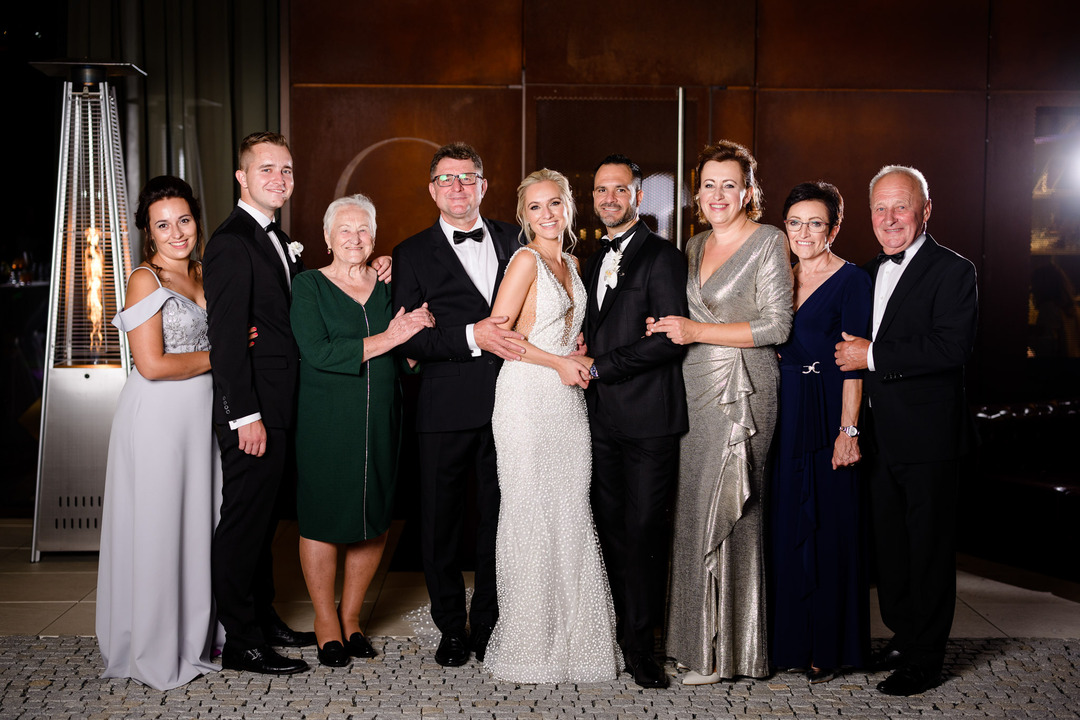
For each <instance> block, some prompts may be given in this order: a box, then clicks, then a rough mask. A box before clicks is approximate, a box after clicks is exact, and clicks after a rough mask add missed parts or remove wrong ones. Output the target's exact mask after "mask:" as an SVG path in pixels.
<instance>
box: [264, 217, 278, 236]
mask: <svg viewBox="0 0 1080 720" xmlns="http://www.w3.org/2000/svg"><path fill="white" fill-rule="evenodd" d="M280 229H281V226H280V225H278V224H277V221H275V220H271V221H270V224H269V225H267V226H266V227H264V228H263V230H265V231H266V234H267V235H269V234H270V233H272V232H277V231H278V230H280Z"/></svg>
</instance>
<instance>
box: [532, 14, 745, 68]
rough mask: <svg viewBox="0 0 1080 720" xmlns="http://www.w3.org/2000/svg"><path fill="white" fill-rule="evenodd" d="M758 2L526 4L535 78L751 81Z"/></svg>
mask: <svg viewBox="0 0 1080 720" xmlns="http://www.w3.org/2000/svg"><path fill="white" fill-rule="evenodd" d="M754 12H755V10H754V3H753V2H738V3H735V2H729V3H724V4H723V6H720V5H718V3H716V2H714V1H712V0H683V1H682V2H679V3H675V4H671V3H667V4H665V3H657V2H653V1H651V0H623V2H620V3H616V4H611V5H607V6H602V7H600V6H597V5H595V4H592V3H587V2H580V1H579V0H543V2H528V3H525V67H526V75H527V77H528V80H529V82H530V83H534V82H535V83H573V84H604V85H618V84H626V85H650V84H651V85H747V86H748V85H752V84H753V81H754ZM698 28H701V29H700V30H699V29H698Z"/></svg>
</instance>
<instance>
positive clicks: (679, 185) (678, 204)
mask: <svg viewBox="0 0 1080 720" xmlns="http://www.w3.org/2000/svg"><path fill="white" fill-rule="evenodd" d="M676 98H677V101H676V102H677V104H678V106H679V109H678V116H679V126H678V130H677V131H676V132H675V247H677V248H679V249H680V250H682V249H683V229H682V216H683V212H682V209H683V197H684V193H683V172H684V168H683V156H684V155H685V152H684V149H685V146H686V138H685V137H684V135H685V133H684V132H683V126H684V125H685V124H686V90H685V88H682V87H680V88H679V89H678V90H677V91H676Z"/></svg>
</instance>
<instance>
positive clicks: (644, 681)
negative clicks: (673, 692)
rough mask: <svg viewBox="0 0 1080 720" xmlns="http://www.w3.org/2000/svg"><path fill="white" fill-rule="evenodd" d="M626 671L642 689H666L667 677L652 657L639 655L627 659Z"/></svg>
mask: <svg viewBox="0 0 1080 720" xmlns="http://www.w3.org/2000/svg"><path fill="white" fill-rule="evenodd" d="M626 669H627V670H628V671H629V672H630V673H631V674H632V675H633V676H634V682H635V683H637V684H638V685H640V686H641V687H643V688H666V687H667V686H668V676H667V673H665V672H664V669H663V668H662V667H660V666H659V665H658V664H657V663H656V658H654V657H653V656H652V655H647V654H639V655H633V656H631V657H628V658H627V662H626Z"/></svg>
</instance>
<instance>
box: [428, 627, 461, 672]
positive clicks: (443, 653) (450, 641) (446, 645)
mask: <svg viewBox="0 0 1080 720" xmlns="http://www.w3.org/2000/svg"><path fill="white" fill-rule="evenodd" d="M435 662H437V663H439V664H440V665H442V666H443V667H458V666H459V665H464V664H465V663H467V662H469V636H468V635H466V634H465V633H464V632H448V633H443V636H442V640H440V641H439V649H438V650H436V651H435Z"/></svg>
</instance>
